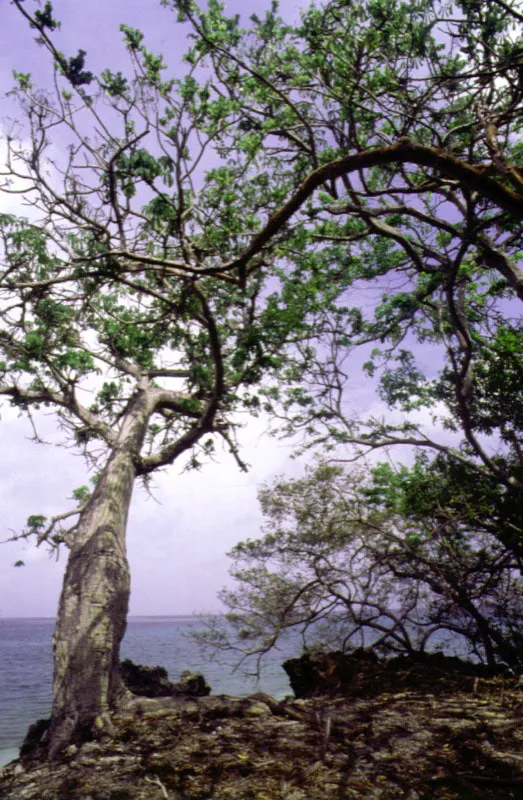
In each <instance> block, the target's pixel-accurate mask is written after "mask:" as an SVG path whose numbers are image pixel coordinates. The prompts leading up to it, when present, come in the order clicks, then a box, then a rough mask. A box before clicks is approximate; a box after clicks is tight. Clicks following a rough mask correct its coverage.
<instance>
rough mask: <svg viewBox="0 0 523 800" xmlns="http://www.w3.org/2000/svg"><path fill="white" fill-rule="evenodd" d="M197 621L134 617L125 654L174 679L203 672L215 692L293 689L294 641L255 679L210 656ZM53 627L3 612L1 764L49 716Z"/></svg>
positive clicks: (50, 623) (0, 643)
mask: <svg viewBox="0 0 523 800" xmlns="http://www.w3.org/2000/svg"><path fill="white" fill-rule="evenodd" d="M198 625H199V622H198V620H197V619H195V618H194V617H131V618H130V619H129V620H128V625H127V632H126V635H125V639H124V641H123V643H122V651H121V657H122V659H123V658H131V659H132V660H133V661H134V662H135V663H137V664H146V665H149V666H156V665H160V666H162V667H165V669H167V671H168V672H169V678H170V679H171V680H172V681H177V680H178V679H179V677H180V673H181V672H183V670H186V669H188V670H191V671H192V672H202V673H203V674H204V675H205V678H206V680H207V683H208V684H209V685H210V686H211V690H212V693H213V694H230V695H236V696H244V695H247V694H251V693H252V692H255V691H264V692H267V693H268V694H271V695H273V696H274V697H284V696H285V695H287V694H291V690H290V686H289V682H288V679H287V675H286V674H285V672H284V670H283V668H282V667H281V664H282V662H283V661H285V659H286V658H289V657H291V656H293V655H295V654H296V649H295V648H293V647H292V645H289V647H288V649H287V648H286V650H284V651H279V652H278V651H277V652H274V653H272V654H271V656H270V658H268V659H267V662H266V666H265V667H264V670H263V674H262V677H261V680H260V681H259V683H256V681H255V680H254V679H247V678H245V677H244V676H243V675H241V674H240V673H239V672H232V671H231V669H230V668H228V667H224V666H223V665H222V664H219V663H218V662H213V661H205V660H204V659H203V658H202V656H201V654H200V651H199V649H198V647H197V645H196V643H195V642H194V641H192V640H191V639H190V638H189V637H188V636H187V634H188V632H189V631H190V630H191V629H194V628H197V627H198ZM53 627H54V620H52V619H1V618H0V676H1V678H0V766H1V765H2V764H6V763H7V762H8V761H10V760H11V759H13V758H16V757H17V755H18V748H19V746H20V744H21V742H22V740H23V739H24V736H25V734H26V732H27V729H28V727H29V725H31V724H32V723H33V722H35V721H36V720H37V719H40V718H42V717H48V716H49V711H50V703H51V680H52V668H53V664H52V652H51V640H52V634H53Z"/></svg>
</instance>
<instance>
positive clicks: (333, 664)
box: [283, 649, 378, 697]
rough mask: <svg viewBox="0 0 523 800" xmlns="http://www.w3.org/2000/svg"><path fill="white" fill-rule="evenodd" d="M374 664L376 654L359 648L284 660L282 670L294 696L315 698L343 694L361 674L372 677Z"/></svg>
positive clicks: (376, 659) (375, 664)
mask: <svg viewBox="0 0 523 800" xmlns="http://www.w3.org/2000/svg"><path fill="white" fill-rule="evenodd" d="M377 663H378V657H377V656H376V654H375V653H371V652H367V651H366V650H363V649H359V650H355V651H354V652H353V653H341V652H336V653H313V654H305V655H303V656H301V658H291V659H289V660H288V661H285V662H284V664H283V668H284V670H285V672H286V673H287V675H288V676H289V680H290V684H291V687H292V690H293V692H294V694H295V696H296V697H315V696H317V695H323V694H340V693H342V692H343V691H344V689H345V688H346V687H347V685H349V684H351V683H352V682H353V679H354V677H355V675H357V674H361V673H362V672H366V671H369V670H370V672H371V674H372V675H375V674H376V666H377Z"/></svg>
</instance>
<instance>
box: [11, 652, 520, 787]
mask: <svg viewBox="0 0 523 800" xmlns="http://www.w3.org/2000/svg"><path fill="white" fill-rule="evenodd" d="M287 669H288V671H289V674H290V677H291V682H292V681H293V680H294V683H296V681H297V682H298V683H299V682H300V681H301V684H300V686H301V689H300V688H298V693H301V694H302V695H304V696H302V697H294V698H287V699H285V700H282V701H277V700H274V699H273V698H271V697H269V696H267V695H264V694H256V695H252V696H251V697H248V698H233V697H226V696H212V695H211V696H194V695H191V694H182V693H180V691H179V690H177V691H173V692H171V693H170V694H169V695H168V696H155V694H154V690H152V692H153V693H152V695H151V692H149V696H144V695H138V694H135V695H133V696H131V695H130V696H129V699H128V700H127V701H126V702H125V703H124V704H122V706H121V708H119V709H118V711H117V712H115V713H114V714H113V716H112V722H113V726H114V732H113V735H112V736H111V738H108V737H107V738H105V739H101V740H94V741H89V742H84V743H82V744H79V745H72V746H71V747H70V748H69V749H68V750H67V751H66V752H65V753H64V754H63V757H62V758H61V760H60V761H58V762H54V763H52V764H50V763H49V762H47V761H45V760H42V758H41V753H39V750H38V744H37V740H38V736H39V735H40V734H39V732H38V731H37V730H36V729H35V730H34V731H33V736H32V738H30V740H28V742H27V744H26V747H25V748H24V751H23V753H24V755H23V756H22V758H21V759H20V760H18V761H15V762H12V763H11V764H9V765H8V766H7V767H5V768H4V769H3V771H1V772H0V798H1V800H162V799H163V800H165V799H167V800H207V799H208V798H209V800H211V799H212V800H345V799H346V800H349V798H350V799H352V798H368V799H369V800H396V798H397V799H398V800H399V798H402V800H429V798H441V800H467V798H483V800H491V799H492V800H519V799H520V798H523V686H522V685H521V680H520V679H518V678H516V677H512V676H498V677H489V676H487V675H486V673H482V672H481V670H478V669H477V668H474V667H471V666H463V665H461V662H459V663H458V662H456V663H454V664H452V663H450V661H449V660H445V659H443V660H442V659H439V660H438V658H434V659H429V660H426V661H425V662H419V661H409V660H408V659H403V660H402V661H401V660H398V659H396V660H395V662H388V664H383V663H380V662H377V661H375V660H374V659H373V658H368V657H367V655H366V654H360V656H357V657H356V658H352V659H351V658H349V660H347V658H346V657H343V658H337V657H336V654H334V656H333V655H330V656H317V657H315V660H314V658H313V659H312V660H311V659H308V660H307V659H300V660H295V661H294V662H290V665H289V662H288V664H287ZM304 676H305V677H304ZM165 677H166V676H162V680H164V679H165ZM387 678H388V679H387ZM184 680H185V681H186V682H187V681H189V676H185V678H184ZM318 681H319V682H320V684H321V685H320V686H318ZM322 681H323V683H322ZM167 683H168V682H167ZM182 683H183V681H182ZM174 685H175V686H178V687H179V686H180V684H174ZM189 685H190V687H192V688H191V691H197V692H198V693H199V694H202V693H203V694H205V692H206V690H207V689H206V687H205V684H204V683H203V684H202V683H201V682H198V681H196V682H195V681H193V682H192V683H191V682H190V681H189ZM293 685H294V684H293ZM195 687H198V688H195ZM135 688H136V686H135ZM168 688H169V687H168V686H167V687H166V691H167V690H168ZM294 688H295V691H296V686H294ZM43 728H45V726H41V729H43ZM40 732H41V731H40Z"/></svg>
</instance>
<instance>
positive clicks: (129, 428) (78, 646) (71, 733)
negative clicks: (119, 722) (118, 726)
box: [48, 389, 152, 757]
mask: <svg viewBox="0 0 523 800" xmlns="http://www.w3.org/2000/svg"><path fill="white" fill-rule="evenodd" d="M151 405H152V404H151V397H150V395H149V394H148V392H147V391H146V390H143V389H139V390H138V391H137V392H136V393H135V394H134V395H133V397H132V398H131V400H130V402H129V404H128V406H127V409H126V411H125V413H124V416H123V419H122V423H121V426H120V430H119V433H118V436H117V439H116V443H115V445H114V447H113V448H112V452H111V456H110V458H109V460H108V462H107V464H106V466H105V468H104V470H103V472H102V473H101V475H100V477H99V479H98V482H97V484H96V487H95V490H94V492H93V495H92V497H91V499H90V501H89V503H88V505H87V507H86V508H85V510H84V511H83V513H82V515H81V517H80V520H79V523H78V528H77V531H76V534H75V538H74V542H73V544H72V546H71V550H70V555H69V560H68V563H67V568H66V572H65V576H64V582H63V587H62V594H61V598H60V604H59V609H58V617H57V623H56V629H55V634H54V641H53V650H54V676H53V702H52V712H51V724H50V728H49V731H48V747H49V754H50V756H51V757H53V756H54V755H55V754H56V753H58V752H59V751H60V750H62V749H63V748H64V747H65V746H66V745H67V744H69V743H71V742H72V741H74V740H75V739H76V738H82V737H84V736H85V735H86V734H87V735H89V734H92V733H93V732H94V733H96V732H98V733H100V732H103V731H104V730H105V729H107V728H110V723H109V718H108V712H109V710H110V709H111V707H113V706H114V704H115V702H116V701H117V699H118V696H119V695H120V693H121V692H122V691H123V689H122V685H121V682H120V677H119V669H118V667H119V657H120V643H121V641H122V638H123V635H124V633H125V627H126V619H127V609H128V602H129V592H130V578H129V567H128V563H127V556H126V545H125V530H126V524H127V515H128V510H129V505H130V502H131V496H132V491H133V485H134V480H135V477H136V461H137V457H138V455H139V451H140V448H141V445H142V443H143V439H144V435H145V432H146V429H147V423H148V420H149V418H150V415H151V412H152V407H151Z"/></svg>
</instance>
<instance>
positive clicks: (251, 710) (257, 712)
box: [245, 701, 272, 717]
mask: <svg viewBox="0 0 523 800" xmlns="http://www.w3.org/2000/svg"><path fill="white" fill-rule="evenodd" d="M245 714H246V715H247V716H249V717H263V716H264V715H265V714H272V711H271V709H270V708H269V706H268V705H267V703H262V702H260V701H258V702H256V703H252V705H250V706H247V708H246V709H245Z"/></svg>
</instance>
